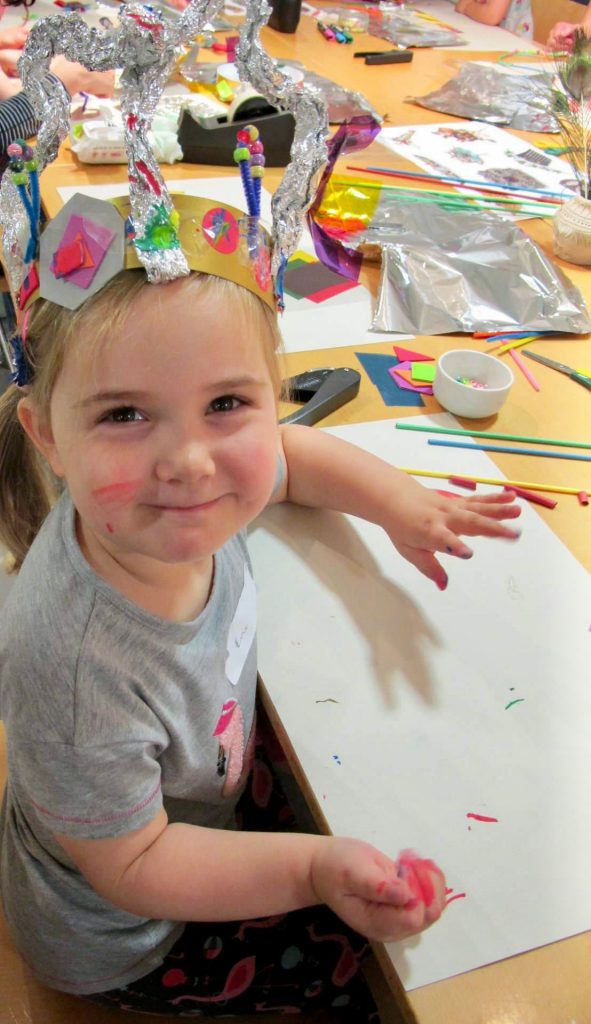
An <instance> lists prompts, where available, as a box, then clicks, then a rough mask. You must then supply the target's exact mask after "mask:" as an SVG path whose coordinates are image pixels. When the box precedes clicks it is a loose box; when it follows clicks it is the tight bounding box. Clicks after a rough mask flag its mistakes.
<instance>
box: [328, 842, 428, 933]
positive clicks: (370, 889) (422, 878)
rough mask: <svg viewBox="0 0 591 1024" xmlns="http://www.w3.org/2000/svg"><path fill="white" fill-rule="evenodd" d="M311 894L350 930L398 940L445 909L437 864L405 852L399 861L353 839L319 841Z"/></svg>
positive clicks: (422, 925) (418, 929)
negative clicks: (321, 842)
mask: <svg viewBox="0 0 591 1024" xmlns="http://www.w3.org/2000/svg"><path fill="white" fill-rule="evenodd" d="M311 882H312V887H313V889H314V892H315V893H316V895H317V897H318V899H319V900H320V901H321V902H322V903H326V904H327V905H328V906H329V907H330V908H331V909H332V910H334V912H335V914H338V916H339V917H340V918H342V920H343V921H345V922H346V923H347V924H348V925H350V927H351V928H355V930H356V931H358V932H360V933H361V935H365V936H367V938H368V939H375V940H377V941H379V942H397V941H398V940H399V939H404V938H407V937H408V936H409V935H416V934H417V932H421V931H423V930H424V929H425V928H428V927H429V925H431V924H433V922H434V921H437V919H438V918H439V917H440V916H441V912H442V911H443V909H444V907H445V879H444V877H443V874H442V872H441V871H440V870H439V868H438V867H437V865H436V864H434V863H433V861H430V860H422V859H421V858H420V857H417V856H416V854H413V853H410V852H409V851H406V852H405V853H403V854H401V856H400V859H399V860H398V861H396V862H395V861H393V860H391V859H390V858H389V857H386V856H385V855H384V854H383V853H380V852H379V850H376V849H375V848H374V847H373V846H370V845H369V844H368V843H363V842H361V841H359V840H357V839H333V840H331V841H330V842H327V843H326V844H324V843H323V844H321V845H320V847H319V848H318V850H317V851H316V853H315V854H314V857H313V860H312V865H311Z"/></svg>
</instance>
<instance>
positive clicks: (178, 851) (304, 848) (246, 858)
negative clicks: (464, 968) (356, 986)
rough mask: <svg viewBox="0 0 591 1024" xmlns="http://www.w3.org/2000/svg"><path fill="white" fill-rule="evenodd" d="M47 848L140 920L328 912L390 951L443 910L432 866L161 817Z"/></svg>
mask: <svg viewBox="0 0 591 1024" xmlns="http://www.w3.org/2000/svg"><path fill="white" fill-rule="evenodd" d="M55 839H56V840H57V842H58V843H59V844H60V845H61V846H62V847H63V849H64V850H65V851H66V853H68V854H69V856H70V857H71V858H72V860H73V861H74V863H75V864H76V865H77V867H78V868H79V870H80V871H81V872H82V874H83V875H84V876H85V878H86V879H87V881H88V882H89V883H90V885H91V886H92V887H93V889H95V891H96V892H98V893H99V895H101V896H103V898H105V899H107V900H108V901H109V902H110V903H113V904H114V905H115V906H119V907H122V908H123V909H124V910H127V911H129V912H130V913H133V914H137V915H138V916H140V917H148V918H156V919H170V920H178V921H233V920H244V919H249V918H256V917H266V916H269V915H273V914H283V913H286V912H287V911H290V910H297V909H300V908H301V907H306V906H311V905H313V904H317V903H326V904H327V905H328V906H330V907H331V908H332V909H333V910H334V911H335V913H337V914H338V915H339V917H341V918H342V919H343V920H344V921H346V922H347V924H349V925H351V927H353V928H355V929H356V930H357V931H359V932H360V933H361V934H362V935H366V936H367V937H368V938H372V939H376V940H378V941H396V940H398V939H401V938H404V937H406V936H408V935H413V934H415V933H416V932H419V931H422V930H423V929H424V928H426V927H428V926H429V925H430V924H432V923H433V922H434V921H436V920H437V919H438V917H439V916H440V914H441V912H442V910H443V907H444V906H445V882H444V878H443V875H442V874H441V872H440V871H439V869H438V868H437V867H436V865H435V864H433V862H432V861H426V860H421V859H420V858H417V857H415V856H414V855H411V856H410V857H409V855H408V854H403V855H402V856H401V858H400V861H399V862H394V861H392V860H391V859H390V858H389V857H386V856H385V855H384V854H382V853H380V852H379V851H378V850H376V849H375V848H374V847H372V846H370V845H369V844H368V843H364V842H361V841H359V840H357V839H337V838H333V837H332V836H316V835H304V834H294V833H275V832H269V833H259V832H231V831H225V830H223V829H208V828H199V827H197V826H195V825H183V824H179V823H175V824H172V825H170V824H168V819H167V816H166V813H165V811H164V810H160V811H159V812H158V814H157V815H156V817H155V818H154V819H153V820H152V821H151V822H150V823H149V824H148V825H146V826H145V827H144V828H141V829H138V830H136V831H135V832H130V833H127V834H126V835H124V836H121V837H119V838H115V839H72V838H71V837H67V836H63V835H56V836H55Z"/></svg>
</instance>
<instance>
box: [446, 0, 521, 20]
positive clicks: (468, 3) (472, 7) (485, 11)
mask: <svg viewBox="0 0 591 1024" xmlns="http://www.w3.org/2000/svg"><path fill="white" fill-rule="evenodd" d="M510 6H511V0H458V3H457V4H456V11H458V13H459V14H465V15H466V16H467V17H468V18H472V20H473V21H480V22H481V23H482V24H483V25H500V24H501V22H502V20H503V18H504V17H505V15H506V14H507V11H508V10H509V7H510Z"/></svg>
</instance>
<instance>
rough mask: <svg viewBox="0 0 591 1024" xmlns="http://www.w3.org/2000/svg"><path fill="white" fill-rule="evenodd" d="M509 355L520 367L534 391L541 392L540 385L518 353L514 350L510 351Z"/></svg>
mask: <svg viewBox="0 0 591 1024" xmlns="http://www.w3.org/2000/svg"><path fill="white" fill-rule="evenodd" d="M509 355H510V356H511V359H512V360H513V362H514V363H515V365H516V366H518V367H519V369H520V370H521V372H522V374H523V376H524V377H525V379H526V380H528V381H529V383H530V384H531V386H532V388H533V389H534V391H539V390H540V385H539V384H538V382H537V380H536V378H535V377H534V375H533V373H532V372H531V370H529V369H528V368H527V366H526V365H525V363H524V362H523V359H522V358H521V356H519V355H518V354H517V352H516V351H515V350H514V349H512V348H510V349H509Z"/></svg>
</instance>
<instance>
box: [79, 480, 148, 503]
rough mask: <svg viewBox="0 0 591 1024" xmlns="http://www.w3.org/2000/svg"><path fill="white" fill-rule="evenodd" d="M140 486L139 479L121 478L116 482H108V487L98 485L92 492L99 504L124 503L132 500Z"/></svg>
mask: <svg viewBox="0 0 591 1024" xmlns="http://www.w3.org/2000/svg"><path fill="white" fill-rule="evenodd" d="M139 486H140V481H139V480H121V481H120V482H119V483H116V484H107V486H106V487H97V488H96V490H94V491H91V492H90V493H91V497H92V498H94V500H95V501H96V502H98V504H99V505H124V504H125V503H126V502H128V501H131V499H132V498H133V497H134V495H135V494H136V492H137V490H138V488H139Z"/></svg>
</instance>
